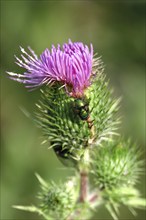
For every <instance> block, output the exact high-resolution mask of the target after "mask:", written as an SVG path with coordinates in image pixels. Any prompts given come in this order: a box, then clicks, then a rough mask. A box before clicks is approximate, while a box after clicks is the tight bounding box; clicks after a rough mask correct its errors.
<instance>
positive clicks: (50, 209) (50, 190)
mask: <svg viewBox="0 0 146 220" xmlns="http://www.w3.org/2000/svg"><path fill="white" fill-rule="evenodd" d="M72 192H73V191H72V190H71V189H69V188H68V186H67V185H66V187H65V186H64V184H55V183H50V184H49V185H48V187H46V188H44V187H43V190H42V191H41V192H40V193H39V196H38V197H39V199H40V202H41V204H40V209H41V210H42V212H43V213H45V214H46V215H50V216H51V217H52V218H53V219H62V220H63V219H67V217H68V216H69V215H70V213H71V212H72V211H73V209H74V206H75V202H76V200H75V197H74V195H73V193H72ZM62 210H63V211H62Z"/></svg>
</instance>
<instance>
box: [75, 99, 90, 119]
mask: <svg viewBox="0 0 146 220" xmlns="http://www.w3.org/2000/svg"><path fill="white" fill-rule="evenodd" d="M73 108H74V112H75V113H77V114H78V116H79V117H80V119H81V120H87V119H88V118H89V101H88V100H87V99H85V98H78V99H75V100H74V102H73Z"/></svg>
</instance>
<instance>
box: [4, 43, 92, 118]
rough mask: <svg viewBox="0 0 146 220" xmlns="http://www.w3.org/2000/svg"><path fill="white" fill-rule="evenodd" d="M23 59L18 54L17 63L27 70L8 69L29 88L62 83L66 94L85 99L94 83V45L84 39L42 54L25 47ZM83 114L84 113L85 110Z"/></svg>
mask: <svg viewBox="0 0 146 220" xmlns="http://www.w3.org/2000/svg"><path fill="white" fill-rule="evenodd" d="M20 49H21V52H22V54H21V59H19V58H18V57H16V64H17V65H18V66H20V67H22V68H24V69H25V72H24V73H23V74H17V73H13V72H7V73H8V74H9V77H10V78H11V79H13V80H15V81H17V82H19V83H23V84H25V87H27V88H30V89H34V88H38V87H40V86H42V85H43V84H46V85H50V86H51V85H52V84H54V83H56V82H57V83H60V86H61V87H65V90H66V93H67V94H68V95H69V96H71V97H74V98H81V97H82V96H83V94H84V90H85V89H86V88H87V87H88V86H90V84H91V82H90V81H91V79H90V78H91V76H92V67H93V47H92V44H91V45H90V49H89V48H88V46H87V45H84V44H83V43H81V42H72V41H71V40H69V42H68V43H64V44H63V45H62V47H61V46H60V45H59V44H58V45H57V47H55V46H54V45H52V48H51V50H49V49H48V48H47V49H45V51H44V52H43V53H42V54H41V55H40V57H39V58H38V56H37V55H36V54H35V52H34V51H33V50H32V49H31V48H28V49H29V51H30V54H28V53H27V52H26V51H25V50H24V49H23V48H22V47H20ZM82 114H83V113H82Z"/></svg>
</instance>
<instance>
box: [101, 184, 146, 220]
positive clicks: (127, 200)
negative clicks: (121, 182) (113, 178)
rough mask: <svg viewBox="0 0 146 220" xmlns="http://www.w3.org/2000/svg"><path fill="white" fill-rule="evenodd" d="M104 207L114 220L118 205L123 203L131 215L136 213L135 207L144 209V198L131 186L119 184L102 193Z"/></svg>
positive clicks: (116, 216)
mask: <svg viewBox="0 0 146 220" xmlns="http://www.w3.org/2000/svg"><path fill="white" fill-rule="evenodd" d="M102 197H103V199H104V203H105V207H106V208H107V210H108V211H109V213H110V214H111V216H112V217H113V219H114V220H118V216H119V207H120V205H125V206H127V207H128V208H129V210H130V211H131V212H132V214H133V215H136V214H137V213H136V211H135V208H139V209H145V208H146V199H145V198H141V195H140V193H139V191H138V190H137V189H136V188H134V187H133V186H128V185H127V186H120V187H119V188H113V189H111V190H105V191H103V193H102Z"/></svg>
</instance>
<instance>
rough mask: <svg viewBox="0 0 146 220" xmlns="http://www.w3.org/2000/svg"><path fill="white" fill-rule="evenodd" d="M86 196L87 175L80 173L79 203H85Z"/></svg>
mask: <svg viewBox="0 0 146 220" xmlns="http://www.w3.org/2000/svg"><path fill="white" fill-rule="evenodd" d="M87 194H88V175H87V173H86V172H85V171H81V172H80V197H79V202H85V201H86V198H87Z"/></svg>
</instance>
